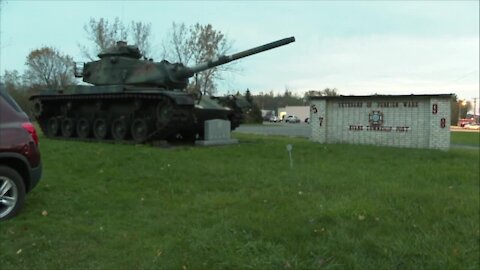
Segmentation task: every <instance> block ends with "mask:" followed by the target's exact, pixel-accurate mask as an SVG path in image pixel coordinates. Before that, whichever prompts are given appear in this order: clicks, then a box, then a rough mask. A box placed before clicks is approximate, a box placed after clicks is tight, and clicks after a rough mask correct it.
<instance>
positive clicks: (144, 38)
mask: <svg viewBox="0 0 480 270" xmlns="http://www.w3.org/2000/svg"><path fill="white" fill-rule="evenodd" d="M151 29H152V26H151V24H149V23H148V24H145V23H142V22H134V21H132V22H131V24H130V29H129V30H130V31H129V33H130V36H131V39H132V41H133V44H135V45H137V46H138V48H139V50H140V52H141V53H142V54H143V56H145V57H150V56H151V44H150V39H151Z"/></svg>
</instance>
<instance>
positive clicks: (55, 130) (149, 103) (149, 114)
mask: <svg viewBox="0 0 480 270" xmlns="http://www.w3.org/2000/svg"><path fill="white" fill-rule="evenodd" d="M178 97H180V98H182V99H183V102H177V100H175V96H174V97H172V96H168V95H164V94H158V93H104V94H77V95H37V96H32V98H31V100H32V102H33V114H34V116H35V118H36V119H37V121H38V123H39V125H40V128H41V129H42V131H43V133H44V134H45V135H46V136H47V137H49V138H62V139H65V140H82V141H89V142H91V141H99V142H114V143H116V142H121V143H145V142H149V141H153V140H177V139H183V140H194V139H195V138H196V136H198V135H197V134H199V135H201V133H202V132H201V131H202V128H203V127H202V124H200V123H198V121H197V119H196V118H195V116H194V115H193V109H194V104H193V100H192V102H191V104H190V103H188V102H186V103H187V104H185V102H184V101H185V97H186V95H179V96H178ZM187 97H189V96H187ZM181 103H183V104H181Z"/></svg>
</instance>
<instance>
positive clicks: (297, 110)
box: [278, 106, 310, 122]
mask: <svg viewBox="0 0 480 270" xmlns="http://www.w3.org/2000/svg"><path fill="white" fill-rule="evenodd" d="M309 108H310V107H309V106H286V107H284V108H278V117H279V118H280V119H282V120H283V119H284V118H285V117H287V116H289V115H295V116H296V117H298V118H299V119H300V121H301V122H305V119H307V118H309V117H310V110H309Z"/></svg>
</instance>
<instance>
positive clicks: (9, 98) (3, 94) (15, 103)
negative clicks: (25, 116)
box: [0, 87, 22, 112]
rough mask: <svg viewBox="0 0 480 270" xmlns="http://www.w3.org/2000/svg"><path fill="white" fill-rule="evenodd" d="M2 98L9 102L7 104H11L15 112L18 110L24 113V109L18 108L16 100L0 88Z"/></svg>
mask: <svg viewBox="0 0 480 270" xmlns="http://www.w3.org/2000/svg"><path fill="white" fill-rule="evenodd" d="M0 97H1V98H3V99H4V100H5V101H7V103H8V104H10V106H12V108H13V109H14V110H16V111H17V112H22V109H21V108H20V106H18V104H17V102H15V100H14V99H13V98H12V97H11V96H10V95H9V94H8V93H7V91H6V90H5V88H3V87H0Z"/></svg>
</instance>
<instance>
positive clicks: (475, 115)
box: [473, 98, 478, 123]
mask: <svg viewBox="0 0 480 270" xmlns="http://www.w3.org/2000/svg"><path fill="white" fill-rule="evenodd" d="M473 119H475V123H477V122H478V121H477V98H473Z"/></svg>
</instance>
